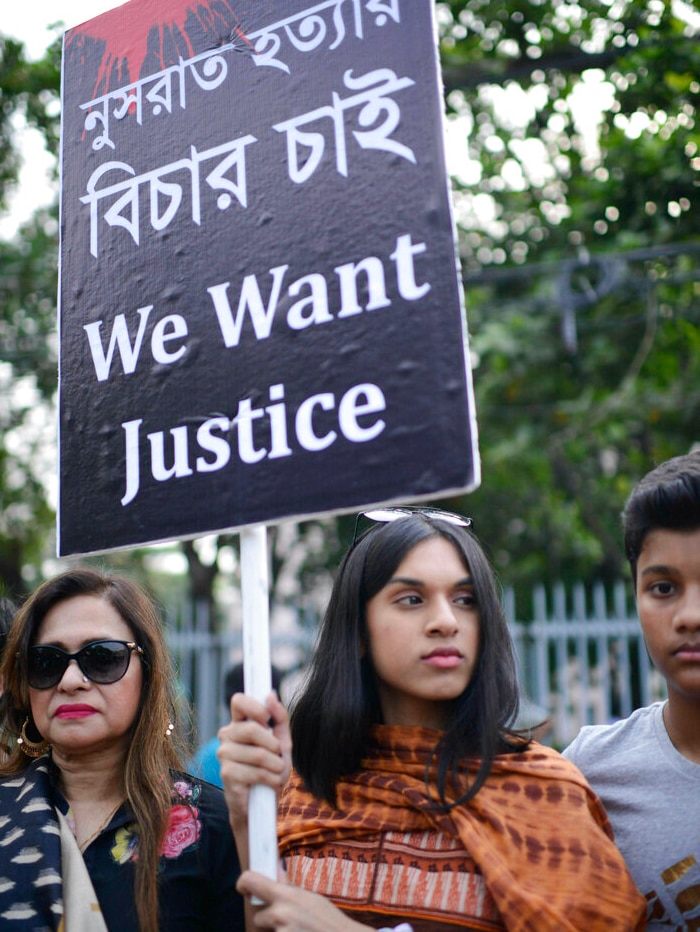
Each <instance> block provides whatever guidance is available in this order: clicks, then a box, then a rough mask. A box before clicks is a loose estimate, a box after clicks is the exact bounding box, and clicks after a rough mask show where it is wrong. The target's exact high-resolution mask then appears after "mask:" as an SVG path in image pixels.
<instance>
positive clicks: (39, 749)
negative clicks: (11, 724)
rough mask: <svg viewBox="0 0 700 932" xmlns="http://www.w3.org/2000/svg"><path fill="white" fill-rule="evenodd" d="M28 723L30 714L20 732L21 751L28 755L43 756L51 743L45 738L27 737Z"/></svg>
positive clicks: (18, 740)
mask: <svg viewBox="0 0 700 932" xmlns="http://www.w3.org/2000/svg"><path fill="white" fill-rule="evenodd" d="M28 724H29V716H27V717H26V718H25V720H24V725H22V731H21V732H20V735H19V738H18V739H17V744H18V745H19V749H20V751H21V752H22V753H23V754H26V755H27V757H41V756H42V755H43V754H46V752H47V751H48V749H49V748H50V747H51V745H50V744H49V742H48V741H45V740H44V739H43V738H42V739H41V741H32V740H30V739H29V738H28V737H27V725H28Z"/></svg>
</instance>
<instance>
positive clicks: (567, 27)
mask: <svg viewBox="0 0 700 932" xmlns="http://www.w3.org/2000/svg"><path fill="white" fill-rule="evenodd" d="M436 9H437V13H438V19H439V26H440V42H441V56H442V63H443V75H444V81H445V91H446V99H447V102H448V110H449V111H450V114H451V117H450V118H451V120H454V121H455V126H456V127H457V129H458V132H461V133H462V144H463V152H464V157H463V159H462V161H461V163H460V164H458V165H456V166H455V168H454V173H455V180H454V187H455V210H456V216H457V221H458V228H459V244H460V252H461V255H462V260H463V271H464V279H465V294H466V304H467V314H468V319H469V327H470V332H471V352H472V356H473V364H474V382H475V391H476V401H477V416H478V421H479V433H480V450H481V458H482V473H483V477H482V484H481V487H480V488H479V489H478V490H476V491H475V492H474V493H472V494H471V495H469V496H465V497H464V498H462V499H455V500H452V501H449V502H445V503H444V504H446V505H447V506H449V507H453V508H456V509H459V510H463V511H466V512H467V513H471V514H472V515H473V516H474V518H475V526H476V530H477V532H478V533H479V534H480V535H481V536H482V537H483V539H484V540H485V541H486V542H487V544H488V545H489V549H490V550H491V553H492V556H493V557H494V559H495V561H496V564H497V566H498V567H499V569H500V571H501V575H502V578H503V580H504V581H505V582H509V583H516V584H521V585H523V586H525V585H529V584H530V583H531V582H532V581H534V580H541V579H547V578H549V579H565V580H566V579H571V578H580V577H584V578H589V579H593V578H603V579H605V578H611V577H614V576H618V575H619V574H620V573H621V572H623V569H624V567H623V561H622V555H621V552H620V534H619V527H618V514H619V511H620V508H621V505H622V503H623V501H624V498H625V496H626V494H627V492H628V491H629V489H630V487H631V484H632V483H633V482H634V481H635V480H636V479H637V478H638V477H639V476H640V475H641V474H642V473H643V472H645V471H646V470H647V469H648V468H649V467H650V466H651V465H652V464H653V463H654V462H656V461H658V460H660V459H663V458H664V457H667V456H670V455H673V454H676V453H680V452H685V451H686V450H688V449H689V448H690V446H691V445H692V444H693V443H695V442H698V441H700V429H699V427H698V425H699V424H700V417H699V415H700V378H699V376H700V372H699V371H698V370H699V369H700V352H699V350H700V304H699V302H700V282H698V272H697V255H698V251H700V237H699V236H698V227H697V222H696V220H695V215H696V213H697V210H696V206H697V205H696V202H695V199H696V196H697V195H696V191H697V187H698V180H699V178H700V175H699V171H700V151H699V149H698V146H699V145H700V133H699V132H698V129H697V126H696V119H697V114H696V111H697V106H698V98H699V95H700V83H699V79H698V75H700V43H699V42H698V33H699V32H700V27H699V26H698V13H697V12H696V10H695V7H694V5H691V4H684V3H683V2H676V3H673V4H672V3H671V2H670V0H668V2H667V0H579V2H571V0H536V2H532V0H450V2H441V3H437V4H436ZM58 54H59V52H58V49H57V48H53V49H51V50H49V52H48V53H47V55H46V57H45V58H44V60H43V61H42V62H39V63H36V64H31V65H30V64H28V63H27V62H26V61H25V60H24V57H23V51H22V48H21V46H20V45H19V44H17V43H12V42H9V41H2V40H0V204H4V203H6V195H7V192H8V190H9V186H10V185H11V184H12V183H13V181H14V179H15V178H16V173H17V166H18V158H19V154H18V152H17V149H16V145H15V137H14V136H13V126H14V122H13V121H14V119H15V116H14V115H15V114H18V113H19V114H22V115H23V116H24V119H25V120H26V121H28V122H29V123H30V124H32V125H34V126H37V127H39V128H40V129H42V130H43V131H44V133H45V135H46V138H47V145H48V146H49V148H50V149H52V150H53V151H55V146H56V138H57V125H56V94H57V88H58ZM584 100H585V101H587V103H586V104H585V105H582V103H581V101H584ZM56 255H57V250H56V222H55V214H54V215H52V214H51V212H48V213H47V212H44V213H42V214H41V215H40V216H38V217H37V218H35V220H34V221H33V223H32V224H30V225H29V226H28V227H27V229H26V230H24V231H22V233H21V235H20V236H19V237H18V238H17V239H16V240H15V241H14V242H13V243H11V244H2V243H0V263H1V265H0V378H1V380H0V391H1V392H2V398H3V401H4V400H5V399H6V397H7V398H10V399H11V401H12V404H3V405H2V409H1V410H0V419H2V423H1V425H0V427H1V429H2V438H1V439H0V577H2V578H4V579H5V580H6V581H7V580H11V581H12V584H13V585H14V584H21V572H22V567H23V566H25V565H26V564H27V561H29V560H30V559H32V557H33V555H34V554H35V553H36V552H37V547H38V546H39V542H40V538H42V535H45V533H46V531H45V528H46V526H47V525H46V522H47V520H50V518H51V516H50V514H49V510H48V506H47V505H46V499H45V495H44V493H43V491H42V488H43V487H42V486H41V483H40V482H39V481H38V480H39V478H40V470H39V471H37V470H38V467H37V462H38V461H37V456H38V455H39V454H40V453H41V452H42V450H41V431H40V429H39V428H37V427H36V425H32V424H31V423H30V421H31V418H32V417H34V416H35V415H36V407H37V405H36V399H37V398H39V399H42V398H43V399H49V398H51V396H52V393H53V391H54V389H55V359H56V345H55V294H56V288H55V265H56ZM22 380H24V381H22ZM17 385H26V386H27V391H26V392H25V393H24V394H23V393H21V392H19V391H18V390H17ZM8 386H12V390H11V392H10V388H8ZM29 389H31V391H34V392H36V393H37V394H36V395H34V396H32V395H31V393H30V391H29ZM30 426H31V427H33V432H32V431H31V430H29V429H28V428H29V427H30ZM19 428H21V429H19ZM22 429H24V432H23V430H22ZM27 438H29V439H27ZM20 439H22V443H20ZM18 451H19V452H18ZM20 454H21V455H20ZM18 462H19V463H20V464H21V468H18ZM7 514H10V515H11V516H12V515H14V516H15V517H14V518H13V519H12V521H10V520H9V519H8V518H7ZM331 525H332V523H328V522H320V523H319V522H307V523H304V524H302V525H300V526H299V528H298V529H297V530H296V532H295V534H293V535H292V537H293V538H294V539H293V540H292V541H291V543H290V535H289V533H288V531H286V530H285V531H282V530H280V532H279V533H277V532H273V533H272V534H271V537H272V548H273V561H274V565H275V570H276V571H277V570H279V573H275V575H279V576H280V577H285V575H286V576H290V575H295V577H296V578H297V579H300V580H302V581H303V587H304V588H305V589H307V588H309V587H312V586H313V585H315V583H316V582H317V581H320V583H319V584H320V586H321V587H323V586H324V585H326V584H327V573H326V570H325V565H324V564H325V560H326V558H327V559H328V561H329V563H330V564H331V565H332V564H333V563H334V561H335V560H336V558H337V555H338V550H339V549H342V547H343V546H344V545H345V544H346V543H347V541H348V539H349V537H351V533H352V529H351V525H352V521H351V520H350V519H347V518H344V519H340V520H339V521H338V522H337V524H335V525H333V526H331ZM319 535H320V536H319ZM319 540H325V547H324V546H319ZM309 541H311V542H315V543H314V545H313V547H311V545H310V544H309V543H308V542H309ZM307 545H308V546H307ZM231 546H232V542H231V541H230V540H229V538H227V537H221V538H220V539H219V541H218V542H217V544H216V546H215V554H216V555H215V557H214V558H213V559H214V562H213V563H212V562H211V560H210V561H207V560H204V559H203V558H201V556H200V554H199V552H198V548H195V547H194V546H190V545H185V548H184V550H185V555H186V557H187V559H188V561H189V565H190V581H191V589H192V592H193V593H195V594H197V596H198V597H201V596H202V595H203V594H204V595H205V596H206V595H207V593H209V594H210V593H211V591H212V587H213V586H214V584H215V580H216V578H217V575H218V554H219V552H220V551H221V550H225V549H226V548H230V547H231ZM304 548H306V550H307V551H308V550H310V551H311V552H312V556H311V557H310V558H309V559H308V560H306V561H305V559H302V557H300V556H299V553H300V551H301V550H304ZM292 565H293V567H294V572H293V573H291V571H290V572H287V569H288V568H289V567H290V566H292ZM285 567H286V568H287V569H285ZM285 597H286V596H285ZM288 597H289V598H291V599H297V593H295V592H292V591H291V589H290V592H289V593H288Z"/></svg>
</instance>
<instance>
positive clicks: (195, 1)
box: [66, 0, 252, 98]
mask: <svg viewBox="0 0 700 932" xmlns="http://www.w3.org/2000/svg"><path fill="white" fill-rule="evenodd" d="M154 30H157V35H156V36H155V37H154V36H153V31H154ZM236 41H238V42H239V43H240V44H241V47H243V46H244V45H245V46H247V47H248V49H249V50H250V51H252V46H251V44H250V42H249V41H248V39H247V38H246V35H245V29H244V26H243V24H242V22H241V20H240V19H239V17H238V15H237V14H236V12H235V10H234V9H233V6H232V4H231V3H230V2H229V0H129V2H128V3H125V4H123V5H122V6H120V7H117V8H116V9H113V10H108V11H107V12H106V13H103V14H102V15H100V16H96V17H95V18H94V19H91V20H88V21H87V22H86V23H83V24H82V25H80V26H76V27H75V28H74V29H71V30H69V31H68V32H67V33H66V51H68V52H71V53H73V54H77V55H78V56H79V57H80V61H81V64H84V65H86V66H87V64H88V63H87V59H88V58H91V59H93V55H94V50H92V49H90V48H89V47H90V45H94V44H95V43H98V44H99V45H102V44H104V46H103V49H102V53H101V60H100V62H99V65H98V68H97V75H96V77H95V81H94V87H93V90H92V97H93V98H96V97H99V96H100V95H102V94H106V93H107V92H108V91H110V90H114V89H116V88H119V87H124V86H125V85H126V84H128V83H132V82H134V81H137V80H138V79H139V78H141V77H145V76H146V75H147V74H154V73H156V72H158V71H160V70H162V69H164V68H167V67H169V66H170V65H175V64H177V62H178V60H179V58H180V56H182V58H185V59H187V58H191V57H193V56H194V55H197V54H200V53H201V52H205V51H207V49H211V48H215V47H216V46H218V45H224V44H226V43H229V42H233V43H234V44H235V43H236ZM98 54H99V53H98ZM154 54H155V57H154ZM93 60H94V59H93ZM144 68H145V74H144V73H143V71H144Z"/></svg>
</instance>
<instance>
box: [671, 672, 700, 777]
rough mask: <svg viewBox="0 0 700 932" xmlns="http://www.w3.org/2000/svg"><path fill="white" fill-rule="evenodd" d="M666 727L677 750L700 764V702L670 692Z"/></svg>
mask: <svg viewBox="0 0 700 932" xmlns="http://www.w3.org/2000/svg"><path fill="white" fill-rule="evenodd" d="M664 725H665V726H666V731H667V732H668V736H669V738H670V739H671V742H672V743H673V746H674V747H675V748H676V750H677V751H678V752H679V753H680V754H682V755H683V757H687V758H688V760H691V761H693V763H695V764H700V702H699V701H698V700H692V699H688V698H687V697H686V696H683V695H680V694H679V693H676V692H673V691H672V690H669V694H668V702H667V703H666V705H665V706H664Z"/></svg>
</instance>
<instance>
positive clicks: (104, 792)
mask: <svg viewBox="0 0 700 932" xmlns="http://www.w3.org/2000/svg"><path fill="white" fill-rule="evenodd" d="M53 760H54V763H55V764H56V766H57V767H58V770H59V772H60V778H59V785H60V789H61V792H62V793H63V795H64V796H65V798H66V800H67V801H68V803H69V804H71V805H74V804H75V803H76V802H80V803H81V804H90V803H93V802H94V803H99V804H100V805H101V806H105V805H108V804H114V805H116V803H118V802H121V801H122V800H123V799H124V756H123V754H121V753H120V754H115V753H114V752H107V751H105V752H103V753H101V754H94V755H91V756H90V757H88V758H86V757H82V756H75V755H68V756H63V755H61V754H60V753H57V751H56V749H54V751H53Z"/></svg>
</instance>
